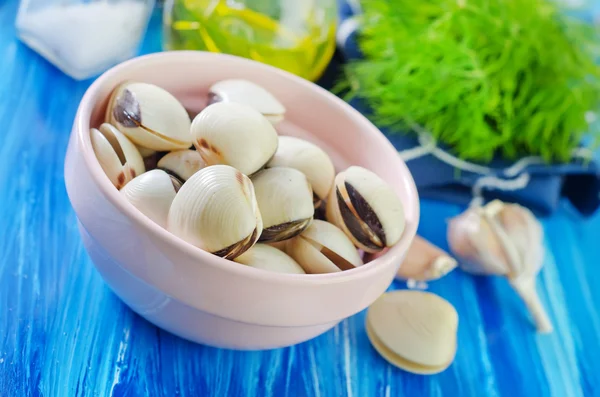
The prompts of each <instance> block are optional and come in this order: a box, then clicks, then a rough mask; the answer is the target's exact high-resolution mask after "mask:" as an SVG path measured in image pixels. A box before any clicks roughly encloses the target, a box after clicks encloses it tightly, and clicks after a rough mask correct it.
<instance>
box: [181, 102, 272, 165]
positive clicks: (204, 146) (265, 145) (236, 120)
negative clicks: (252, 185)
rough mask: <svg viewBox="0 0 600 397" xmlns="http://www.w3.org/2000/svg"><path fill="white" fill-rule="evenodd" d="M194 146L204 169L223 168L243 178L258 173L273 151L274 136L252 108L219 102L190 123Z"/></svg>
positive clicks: (268, 125)
mask: <svg viewBox="0 0 600 397" xmlns="http://www.w3.org/2000/svg"><path fill="white" fill-rule="evenodd" d="M191 132H192V139H193V140H194V146H195V147H196V150H197V151H198V153H200V155H201V156H202V158H203V159H204V161H205V163H206V164H208V165H215V164H227V165H230V166H232V167H234V168H237V169H238V170H240V171H241V172H242V173H244V174H246V175H252V174H254V173H255V172H257V171H258V170H260V169H261V168H262V167H264V165H265V164H266V163H267V162H268V161H269V160H270V159H271V157H273V154H275V151H276V150H277V143H278V142H277V132H276V131H275V128H273V126H272V125H271V123H269V121H268V120H267V119H266V118H265V117H264V116H263V115H262V114H260V113H259V112H257V111H256V110H254V109H253V108H251V107H249V106H246V105H240V104H238V103H229V102H220V103H216V104H214V105H211V106H208V107H206V108H205V109H204V110H202V112H200V114H198V116H196V118H195V119H194V121H193V122H192V128H191Z"/></svg>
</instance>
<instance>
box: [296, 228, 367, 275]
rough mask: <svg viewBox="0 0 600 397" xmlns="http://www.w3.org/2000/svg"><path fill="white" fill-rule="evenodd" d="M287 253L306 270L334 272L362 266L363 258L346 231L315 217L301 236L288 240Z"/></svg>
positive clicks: (310, 271) (309, 271)
mask: <svg viewBox="0 0 600 397" xmlns="http://www.w3.org/2000/svg"><path fill="white" fill-rule="evenodd" d="M286 253H287V254H288V255H290V256H291V257H292V258H294V259H295V260H296V262H298V263H299V264H300V266H302V268H303V269H304V271H305V272H306V273H333V272H340V271H342V270H349V269H353V268H355V267H358V266H361V265H362V264H363V263H362V259H361V258H360V256H359V255H358V252H357V251H356V248H355V247H354V245H352V242H351V241H350V240H349V239H348V237H346V235H345V234H344V232H342V231H341V230H340V229H338V228H337V227H335V226H334V225H332V224H331V223H328V222H325V221H321V220H318V219H315V220H313V221H312V222H311V224H310V226H308V228H307V229H306V230H305V231H304V232H303V233H302V234H300V235H299V236H296V237H294V238H293V239H291V240H288V243H287V244H286Z"/></svg>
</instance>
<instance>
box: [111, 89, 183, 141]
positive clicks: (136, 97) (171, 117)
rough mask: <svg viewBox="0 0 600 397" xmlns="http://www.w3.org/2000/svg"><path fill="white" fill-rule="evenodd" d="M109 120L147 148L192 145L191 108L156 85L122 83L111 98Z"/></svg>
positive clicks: (132, 139)
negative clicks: (189, 110) (185, 106)
mask: <svg viewBox="0 0 600 397" xmlns="http://www.w3.org/2000/svg"><path fill="white" fill-rule="evenodd" d="M106 120H107V121H108V122H110V123H111V124H113V125H114V126H116V127H117V128H118V129H119V131H121V132H122V133H123V134H125V135H127V137H128V138H129V139H131V141H132V142H134V143H135V144H136V145H139V146H143V147H144V148H147V149H152V150H175V149H187V148H189V147H190V146H191V145H192V141H191V137H190V124H191V122H190V118H189V116H188V114H187V111H186V110H185V108H184V107H183V105H182V104H181V103H180V102H179V101H178V100H177V98H175V97H174V96H173V95H171V94H170V93H169V92H168V91H166V90H164V89H162V88H160V87H158V86H156V85H153V84H147V83H139V82H125V83H123V84H120V85H119V86H118V87H117V88H116V89H115V90H114V91H113V93H112V95H111V98H110V100H109V106H108V108H107V111H106Z"/></svg>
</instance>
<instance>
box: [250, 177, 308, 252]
mask: <svg viewBox="0 0 600 397" xmlns="http://www.w3.org/2000/svg"><path fill="white" fill-rule="evenodd" d="M252 183H253V184H254V191H255V193H256V200H257V202H258V208H260V213H261V216H262V220H263V232H262V234H261V236H260V239H259V241H264V242H276V241H281V240H286V239H289V238H292V237H294V236H296V235H298V234H300V233H302V231H303V230H304V229H306V228H307V227H308V225H309V224H310V222H311V221H312V216H313V214H314V207H313V202H312V197H313V193H312V189H311V187H310V184H309V183H308V180H307V179H306V176H305V175H304V174H303V173H302V172H300V171H298V170H295V169H293V168H283V167H278V168H268V169H265V170H262V171H260V172H258V173H257V174H255V175H254V176H253V177H252Z"/></svg>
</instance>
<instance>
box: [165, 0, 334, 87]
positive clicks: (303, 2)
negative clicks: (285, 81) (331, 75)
mask: <svg viewBox="0 0 600 397" xmlns="http://www.w3.org/2000/svg"><path fill="white" fill-rule="evenodd" d="M336 18H337V13H336V1H335V0H246V1H235V0H167V2H166V4H165V8H164V19H163V25H164V35H163V38H164V47H165V49H166V50H203V51H211V52H222V53H227V54H233V55H237V56H242V57H245V58H250V59H254V60H256V61H260V62H263V63H266V64H270V65H273V66H276V67H279V68H281V69H284V70H287V71H289V72H291V73H294V74H296V75H298V76H301V77H304V78H306V79H308V80H311V81H315V80H316V79H318V78H319V77H320V76H321V74H322V73H323V71H324V69H325V68H326V66H327V64H328V63H329V61H330V60H331V57H332V55H333V51H334V49H335V28H336Z"/></svg>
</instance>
